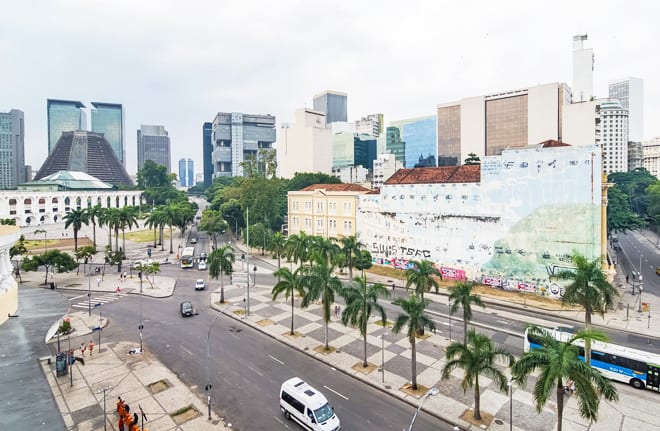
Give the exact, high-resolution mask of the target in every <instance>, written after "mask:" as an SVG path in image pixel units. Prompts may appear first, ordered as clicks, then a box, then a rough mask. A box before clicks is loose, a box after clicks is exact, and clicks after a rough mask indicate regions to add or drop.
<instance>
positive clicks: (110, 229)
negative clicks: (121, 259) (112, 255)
mask: <svg viewBox="0 0 660 431" xmlns="http://www.w3.org/2000/svg"><path fill="white" fill-rule="evenodd" d="M108 250H110V251H112V226H110V224H108Z"/></svg>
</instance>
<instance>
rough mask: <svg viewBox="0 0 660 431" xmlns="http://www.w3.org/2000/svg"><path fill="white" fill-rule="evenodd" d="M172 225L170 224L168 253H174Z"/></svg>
mask: <svg viewBox="0 0 660 431" xmlns="http://www.w3.org/2000/svg"><path fill="white" fill-rule="evenodd" d="M172 236H173V234H172V225H170V254H172V253H174V250H173V249H172Z"/></svg>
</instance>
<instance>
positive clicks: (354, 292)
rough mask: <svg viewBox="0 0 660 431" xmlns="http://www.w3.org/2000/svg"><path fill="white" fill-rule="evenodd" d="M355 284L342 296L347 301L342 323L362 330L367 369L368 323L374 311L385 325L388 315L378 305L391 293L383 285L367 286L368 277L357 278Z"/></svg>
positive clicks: (348, 287) (363, 364) (364, 365)
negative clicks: (379, 301) (380, 299)
mask: <svg viewBox="0 0 660 431" xmlns="http://www.w3.org/2000/svg"><path fill="white" fill-rule="evenodd" d="M353 281H354V282H355V283H351V284H349V285H348V286H346V287H345V288H344V290H343V291H342V293H341V296H343V297H344V300H345V301H346V307H345V308H344V312H343V313H342V315H341V322H342V323H343V324H344V325H346V324H348V323H350V324H351V325H353V326H357V327H358V328H359V329H360V335H362V339H363V340H364V360H363V361H362V366H363V367H367V366H368V365H369V364H368V363H367V323H369V318H370V317H371V314H372V313H373V312H374V311H377V312H378V313H379V314H380V320H381V321H382V322H383V324H385V321H386V320H387V315H386V314H385V309H384V308H383V306H382V305H380V304H379V303H378V298H379V297H388V296H389V295H390V291H389V290H387V289H386V288H385V286H383V285H382V284H379V283H376V284H367V277H355V278H354V279H353Z"/></svg>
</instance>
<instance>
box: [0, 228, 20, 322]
mask: <svg viewBox="0 0 660 431" xmlns="http://www.w3.org/2000/svg"><path fill="white" fill-rule="evenodd" d="M19 237H20V229H19V228H17V227H16V226H4V225H0V325H1V324H3V323H4V322H6V321H7V319H8V318H9V314H15V313H16V310H18V285H17V283H16V280H14V276H13V272H12V271H13V269H14V267H13V266H12V264H11V261H10V258H9V249H10V248H11V246H13V245H14V244H15V243H16V241H18V239H19Z"/></svg>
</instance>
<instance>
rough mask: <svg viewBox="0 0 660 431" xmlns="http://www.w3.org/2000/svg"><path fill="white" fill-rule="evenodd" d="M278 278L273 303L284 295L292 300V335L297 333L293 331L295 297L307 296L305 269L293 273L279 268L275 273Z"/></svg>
mask: <svg viewBox="0 0 660 431" xmlns="http://www.w3.org/2000/svg"><path fill="white" fill-rule="evenodd" d="M273 275H275V276H276V277H277V280H278V281H277V283H276V284H275V286H273V290H272V291H271V293H272V295H273V301H275V300H276V299H277V297H278V296H279V295H280V294H282V293H284V295H285V298H286V299H287V300H288V299H289V298H291V332H290V334H291V335H294V334H295V331H294V330H293V328H294V326H293V309H294V304H295V296H296V294H298V295H299V296H302V297H304V296H305V276H304V268H303V267H298V268H297V269H296V270H295V271H293V272H291V271H290V270H289V268H287V267H284V268H278V270H277V271H275V272H274V273H273Z"/></svg>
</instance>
